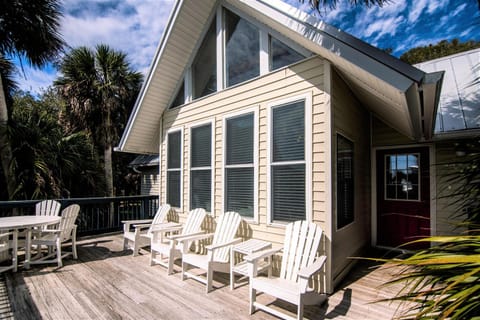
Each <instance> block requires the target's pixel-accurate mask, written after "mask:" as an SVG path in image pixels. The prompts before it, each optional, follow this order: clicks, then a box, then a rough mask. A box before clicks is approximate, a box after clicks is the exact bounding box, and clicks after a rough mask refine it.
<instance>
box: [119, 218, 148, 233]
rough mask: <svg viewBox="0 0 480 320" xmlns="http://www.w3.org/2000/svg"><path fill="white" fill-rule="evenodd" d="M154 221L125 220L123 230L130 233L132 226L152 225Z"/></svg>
mask: <svg viewBox="0 0 480 320" xmlns="http://www.w3.org/2000/svg"><path fill="white" fill-rule="evenodd" d="M152 222H153V219H143V220H123V221H122V223H123V230H124V231H128V230H130V226H131V225H136V224H145V223H152Z"/></svg>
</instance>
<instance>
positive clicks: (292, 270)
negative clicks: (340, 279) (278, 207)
mask: <svg viewBox="0 0 480 320" xmlns="http://www.w3.org/2000/svg"><path fill="white" fill-rule="evenodd" d="M321 238H322V229H321V228H320V227H319V226H317V225H316V224H315V223H310V222H307V221H295V222H292V223H289V224H288V225H287V228H286V232H285V240H284V247H283V255H282V265H281V270H280V275H279V277H265V276H259V275H257V272H256V270H257V265H258V263H259V262H260V261H261V260H262V259H264V258H265V257H268V256H270V255H272V254H275V253H277V252H278V251H280V250H282V249H271V250H265V251H263V252H257V253H254V254H252V255H249V256H247V257H245V260H246V261H247V263H250V314H252V313H253V312H255V308H258V309H262V310H264V311H267V312H269V313H272V314H274V315H275V316H277V317H280V318H284V319H294V318H292V317H290V316H288V315H286V314H284V313H282V312H280V311H278V310H276V309H273V308H271V307H268V306H266V305H263V304H260V303H258V302H257V301H256V296H257V291H260V292H264V293H266V294H268V295H271V296H274V297H276V298H278V299H281V300H284V301H288V302H290V303H293V304H296V305H297V306H298V310H297V319H303V306H304V305H314V304H320V303H323V301H325V300H326V295H325V294H319V293H317V292H316V291H314V290H313V289H312V288H310V287H309V280H310V279H311V277H312V276H313V275H315V274H317V273H318V272H320V271H321V270H322V269H323V266H324V264H325V261H326V256H319V257H317V250H318V246H319V244H320V241H321Z"/></svg>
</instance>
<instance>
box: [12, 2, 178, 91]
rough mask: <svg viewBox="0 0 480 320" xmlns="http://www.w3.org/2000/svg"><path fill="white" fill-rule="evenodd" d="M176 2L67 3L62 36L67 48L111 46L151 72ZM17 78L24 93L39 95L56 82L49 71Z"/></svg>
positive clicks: (30, 72)
mask: <svg viewBox="0 0 480 320" xmlns="http://www.w3.org/2000/svg"><path fill="white" fill-rule="evenodd" d="M173 2H174V0H118V1H115V2H114V1H110V2H106V1H105V0H88V1H78V0H63V2H62V5H63V11H64V15H63V18H62V20H61V26H60V32H61V34H62V35H63V38H64V40H65V41H66V43H67V45H68V46H70V47H72V48H75V47H78V46H88V47H94V46H95V45H97V44H100V43H103V44H107V45H109V46H110V47H112V48H114V49H115V50H121V51H123V52H125V53H126V54H127V56H128V59H129V61H130V62H131V64H132V67H133V68H134V69H135V70H138V71H140V72H142V73H144V74H145V73H146V72H147V71H148V67H149V66H150V63H151V61H152V59H153V56H154V54H155V50H156V47H157V44H158V43H159V41H160V38H161V36H162V33H163V30H164V28H165V25H166V23H167V20H168V18H169V15H170V10H171V8H172V4H173ZM25 76H26V77H27V79H25V78H23V77H17V82H18V83H19V85H20V87H21V88H22V89H23V90H30V91H35V92H37V93H39V92H40V91H41V90H40V88H46V87H48V86H49V85H51V84H52V81H53V80H54V79H55V78H56V75H55V74H52V73H50V72H48V71H45V70H35V69H31V68H25Z"/></svg>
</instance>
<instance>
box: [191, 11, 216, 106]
mask: <svg viewBox="0 0 480 320" xmlns="http://www.w3.org/2000/svg"><path fill="white" fill-rule="evenodd" d="M216 48H217V46H216V23H215V19H213V22H212V24H211V25H210V28H208V31H207V34H206V35H205V38H204V39H203V42H202V45H201V46H200V48H199V49H198V53H197V56H196V57H195V60H194V62H193V64H192V80H193V99H197V98H200V97H203V96H206V95H208V94H210V93H214V92H216V91H217V72H216V70H217V59H216V50H217V49H216Z"/></svg>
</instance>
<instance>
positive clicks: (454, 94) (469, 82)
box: [416, 49, 480, 137]
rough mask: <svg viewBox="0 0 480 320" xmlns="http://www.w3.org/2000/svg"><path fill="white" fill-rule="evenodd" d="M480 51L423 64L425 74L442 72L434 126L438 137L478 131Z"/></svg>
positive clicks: (462, 53)
mask: <svg viewBox="0 0 480 320" xmlns="http://www.w3.org/2000/svg"><path fill="white" fill-rule="evenodd" d="M479 66H480V49H474V50H469V51H466V52H461V53H457V54H453V55H450V56H446V57H442V58H438V59H434V60H430V61H425V62H422V63H419V64H417V65H416V67H418V68H419V69H421V70H424V71H425V72H435V71H445V76H444V79H443V84H442V93H441V94H440V103H439V105H438V113H437V118H436V124H435V135H436V136H437V137H441V136H445V137H447V136H450V135H452V134H455V135H461V134H467V135H468V134H470V133H471V131H472V130H479V129H480V82H479Z"/></svg>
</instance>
